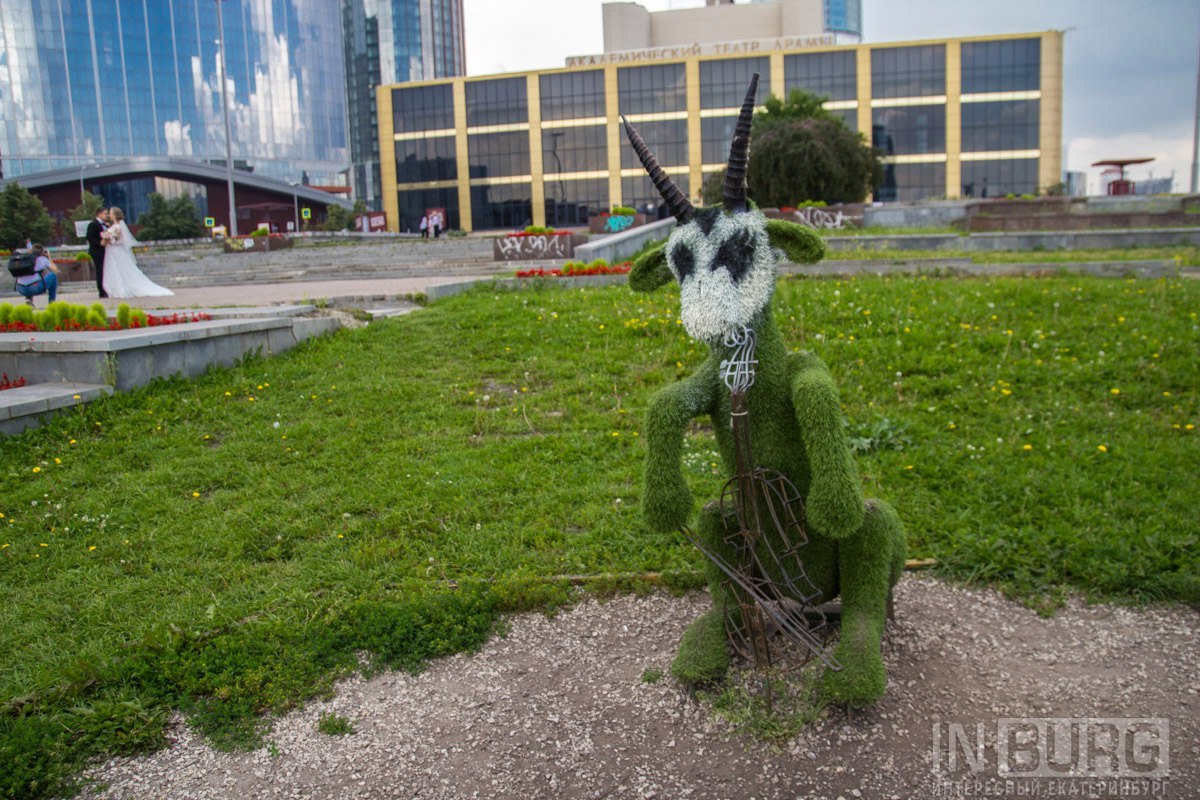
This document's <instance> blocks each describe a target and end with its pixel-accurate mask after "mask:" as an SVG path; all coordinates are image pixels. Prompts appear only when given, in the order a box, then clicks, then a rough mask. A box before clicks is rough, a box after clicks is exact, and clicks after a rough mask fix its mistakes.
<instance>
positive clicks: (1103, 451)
mask: <svg viewBox="0 0 1200 800" xmlns="http://www.w3.org/2000/svg"><path fill="white" fill-rule="evenodd" d="M1096 449H1097V450H1099V451H1100V452H1101V453H1107V452H1108V448H1107V447H1105V446H1104V445H1102V444H1098V445H1096Z"/></svg>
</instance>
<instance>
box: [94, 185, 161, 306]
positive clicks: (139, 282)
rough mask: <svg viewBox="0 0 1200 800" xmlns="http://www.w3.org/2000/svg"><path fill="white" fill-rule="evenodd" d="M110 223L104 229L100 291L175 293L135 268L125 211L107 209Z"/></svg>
mask: <svg viewBox="0 0 1200 800" xmlns="http://www.w3.org/2000/svg"><path fill="white" fill-rule="evenodd" d="M108 213H109V215H110V216H111V217H112V221H113V222H112V225H111V226H110V227H109V229H108V230H106V231H105V232H104V238H105V239H106V240H107V241H108V245H107V246H106V247H105V248H104V291H105V292H107V293H108V296H109V297H165V296H167V295H171V294H175V293H174V292H172V291H171V290H170V289H167V288H166V287H163V286H159V285H158V284H157V283H155V282H154V281H152V280H150V279H149V278H147V277H146V274H145V273H144V272H142V271H141V270H140V269H138V265H137V259H136V258H134V257H133V248H134V247H135V246H136V245H137V244H138V240H137V239H135V238H133V234H132V233H130V231H129V226H128V225H126V224H125V212H123V211H121V209H119V208H117V207H116V206H114V207H113V208H111V209H109V212H108Z"/></svg>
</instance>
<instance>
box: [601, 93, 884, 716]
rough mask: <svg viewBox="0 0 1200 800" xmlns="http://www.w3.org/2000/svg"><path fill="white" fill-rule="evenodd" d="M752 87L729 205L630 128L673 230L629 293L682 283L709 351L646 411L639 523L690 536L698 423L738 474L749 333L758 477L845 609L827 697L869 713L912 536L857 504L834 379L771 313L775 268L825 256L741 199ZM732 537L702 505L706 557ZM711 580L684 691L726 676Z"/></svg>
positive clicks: (682, 668)
mask: <svg viewBox="0 0 1200 800" xmlns="http://www.w3.org/2000/svg"><path fill="white" fill-rule="evenodd" d="M757 88H758V75H757V74H756V75H755V76H754V77H753V79H752V80H751V82H750V88H749V90H748V91H747V93H746V99H745V102H744V103H743V105H742V110H741V114H740V116H739V118H738V122H737V127H736V130H735V133H734V137H733V144H732V146H731V148H730V155H729V162H728V166H727V172H726V177H725V184H724V191H723V199H724V202H723V203H722V205H721V206H712V207H707V208H699V209H697V208H694V207H693V206H692V204H691V203H690V202H689V201H688V199H687V198H686V197H685V196H684V195H683V193H682V192H681V191H680V190H679V188H678V187H676V186H675V184H674V183H673V182H672V181H671V179H670V178H669V177H668V176H667V175H666V173H665V172H664V171H663V169H662V168H661V167H660V166H659V164H658V162H657V160H656V159H655V157H654V155H653V154H652V153H651V152H650V149H649V148H648V147H647V146H646V143H645V142H644V141H643V140H642V137H641V136H640V135H639V134H638V132H637V131H636V130H635V129H634V128H633V126H632V125H630V124H629V122H628V121H627V120H624V125H625V130H626V133H627V134H628V136H629V140H630V142H631V143H632V145H633V147H634V149H635V150H636V151H637V154H638V156H639V158H640V159H641V162H642V164H643V166H645V168H646V170H647V172H648V173H649V174H650V178H651V180H652V181H653V182H654V185H655V187H656V188H657V190H658V192H659V193H660V194H661V195H662V196H663V198H664V200H665V201H666V202H667V205H668V208H669V210H670V212H671V213H672V214H673V215H674V216H675V218H676V219H677V220H678V226H677V227H676V228H675V230H674V231H673V232H672V234H671V236H670V238H669V239H668V240H667V241H666V243H665V244H664V245H662V246H660V247H658V248H655V249H653V250H651V251H650V252H648V253H646V254H644V255H643V256H641V257H640V258H638V259H637V260H636V261H635V262H634V265H633V268H632V270H631V272H630V276H629V283H630V286H631V287H632V288H633V289H635V290H636V291H643V292H646V291H652V290H654V289H657V288H658V287H660V286H662V285H663V284H665V283H667V282H668V281H670V280H671V279H672V278H674V279H675V280H676V281H678V282H679V288H680V319H681V320H682V322H683V325H684V327H685V329H686V330H687V332H688V334H689V335H690V336H691V337H692V338H694V339H696V340H699V341H702V342H704V343H705V344H707V345H708V346H709V349H710V354H709V357H708V359H707V360H706V361H705V362H704V363H703V364H702V365H701V366H700V367H699V369H697V370H696V372H695V373H693V374H692V375H690V376H688V377H687V378H685V379H683V380H681V381H679V382H677V383H675V384H672V385H671V386H667V387H665V388H663V389H661V390H660V391H658V392H657V393H656V394H655V395H654V397H653V398H652V400H651V402H650V407H649V410H648V412H647V415H646V426H645V434H646V439H645V441H646V446H647V450H648V455H647V461H646V471H645V491H644V495H643V512H644V514H645V518H646V521H647V523H648V524H649V525H650V526H651V527H652V528H655V529H658V530H663V531H669V530H678V529H680V528H683V527H684V526H686V525H687V523H688V521H689V517H690V516H691V512H692V507H693V499H692V494H691V491H690V490H689V489H688V486H687V483H686V482H685V481H684V477H683V470H682V465H681V458H682V450H683V437H684V432H685V430H686V428H687V425H688V423H689V421H690V420H692V419H693V418H695V417H699V416H702V415H707V416H709V417H710V418H711V420H712V423H713V429H714V431H715V434H716V440H717V445H718V449H719V450H720V453H721V458H722V461H723V463H724V466H725V467H726V469H727V470H728V471H729V472H730V473H731V474H732V473H734V471H735V469H736V459H735V453H734V449H735V448H734V436H733V431H732V429H731V424H730V411H731V393H730V391H729V389H728V388H727V387H726V385H725V384H724V383H723V379H722V374H721V373H722V362H726V361H728V360H730V359H732V358H733V356H734V353H733V347H732V344H731V343H732V342H733V341H736V340H738V337H739V335H740V336H742V338H743V340H744V338H745V335H746V333H747V332H749V335H750V337H751V340H752V342H754V343H755V344H754V346H755V348H756V349H755V352H754V357H755V358H756V359H757V364H756V369H755V378H754V381H753V384H752V385H751V386H750V388H749V389H748V390H747V392H746V395H745V397H746V405H747V408H748V419H749V441H750V444H751V446H752V451H753V453H754V460H755V466H757V467H762V468H766V469H770V470H774V471H777V472H778V473H781V474H782V475H783V476H785V477H786V478H787V479H788V480H790V482H791V484H793V485H794V486H795V488H796V489H797V490H798V492H799V495H800V496H801V497H802V498H803V505H804V512H803V513H804V521H805V528H806V529H807V537H808V544H807V545H806V546H805V547H804V548H803V570H804V571H806V572H807V576H805V577H806V578H807V581H806V582H805V583H806V585H807V584H811V586H813V587H815V588H816V590H818V591H819V593H820V599H819V600H818V602H820V601H827V600H831V599H833V598H835V597H837V596H838V595H839V594H840V595H841V598H842V627H841V635H840V639H839V641H838V644H837V647H836V649H835V651H834V658H835V659H836V661H837V662H839V663H840V665H841V667H842V668H841V669H840V670H834V669H830V670H828V671H827V672H826V673H825V675H824V677H823V681H824V685H825V688H826V690H827V694H828V695H829V697H830V698H832V699H833V700H836V701H840V702H845V703H849V704H852V705H865V704H869V703H873V702H874V701H876V700H878V699H879V698H880V697H881V696H882V695H883V693H884V690H885V687H886V684H887V676H886V674H885V671H884V667H883V659H882V656H881V654H880V640H881V637H882V634H883V627H884V622H885V619H886V613H887V612H886V607H887V603H888V598H889V595H890V592H891V588H892V586H893V585H894V584H895V583H896V581H897V580H898V579H899V577H900V573H901V571H902V569H903V567H904V557H905V536H904V531H903V528H902V527H901V524H900V520H899V518H898V517H897V515H896V512H895V511H894V510H893V509H892V508H891V507H890V506H889V505H887V504H886V503H884V502H881V501H878V500H866V501H864V500H863V494H862V486H861V482H860V479H859V475H858V470H857V468H856V466H855V463H854V459H853V457H852V455H851V451H850V447H849V442H848V440H847V436H846V432H845V429H844V426H843V419H842V412H841V409H840V405H839V401H838V393H837V389H836V387H835V386H834V382H833V378H832V376H831V375H830V372H829V370H828V368H827V367H826V366H825V364H824V363H822V361H821V360H820V359H819V358H817V357H816V356H815V355H813V354H811V353H807V352H791V353H789V352H788V349H787V347H786V345H785V344H784V341H783V337H782V335H781V333H780V331H779V328H778V326H777V325H776V323H775V320H774V316H773V315H772V312H771V307H770V305H771V298H772V295H773V294H774V290H775V280H776V264H777V262H778V261H779V260H780V258H781V256H783V257H786V258H787V259H788V260H790V261H792V262H795V263H810V264H811V263H815V262H816V261H819V260H820V259H821V257H822V256H823V255H824V250H825V248H824V244H823V243H822V242H821V240H820V239H819V238H818V237H817V236H816V235H814V234H813V233H812V232H811V231H810V230H808V229H806V228H804V227H802V226H800V225H797V224H795V223H791V222H786V221H783V220H769V219H767V218H766V217H765V216H764V215H763V214H762V212H760V211H759V210H758V209H757V208H756V207H755V206H754V205H753V204H752V203H750V202H749V201H748V200H747V198H746V166H747V164H748V162H749V152H750V118H751V116H752V114H753V111H754V101H755V95H756V93H757ZM737 524H738V523H737V521H736V520H731V519H730V516H729V515H728V514H727V513H724V512H722V510H721V509H720V508H719V507H718V506H717V504H715V503H710V504H709V505H707V506H705V508H704V509H703V510H702V512H701V514H700V519H699V521H698V524H697V526H696V533H695V536H696V537H697V538H698V540H699V541H700V542H702V543H703V544H704V545H705V546H704V547H702V548H701V549H704V550H705V551H706V552H717V553H720V552H724V551H727V550H728V549H729V541H730V537H731V536H733V535H735V534H736V533H737V527H736V526H737ZM709 567H710V583H711V588H712V593H713V600H714V608H713V610H711V611H709V612H706V613H705V614H704V615H703V616H701V617H700V618H699V619H697V620H696V621H695V622H693V623H692V624H691V625H690V626H689V628H688V629H687V631H686V632H685V634H684V637H683V641H682V643H681V645H680V649H679V653H678V654H677V656H676V657H675V660H674V662H673V663H672V666H671V669H672V672H673V674H674V675H675V676H676V677H677V678H679V679H680V680H682V681H684V682H686V683H691V684H695V683H704V682H709V681H713V680H716V679H719V678H720V677H722V676H723V675H724V674H725V672H726V671H727V670H728V667H729V663H730V656H729V643H728V637H727V633H728V632H727V630H726V624H727V623H726V617H725V614H724V612H723V609H725V608H727V607H729V606H730V604H734V603H736V602H737V601H736V600H735V599H734V598H733V597H731V596H730V593H731V587H730V584H729V583H728V582H727V581H726V580H725V577H726V576H725V575H724V574H722V572H721V570H720V569H718V568H717V567H716V566H715V565H713V564H711V563H710V565H709ZM793 577H795V576H793ZM797 599H799V600H802V601H803V600H804V598H797Z"/></svg>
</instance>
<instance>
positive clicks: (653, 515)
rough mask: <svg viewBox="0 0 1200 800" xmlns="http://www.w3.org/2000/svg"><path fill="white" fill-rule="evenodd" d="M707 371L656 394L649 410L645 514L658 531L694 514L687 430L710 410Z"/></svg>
mask: <svg viewBox="0 0 1200 800" xmlns="http://www.w3.org/2000/svg"><path fill="white" fill-rule="evenodd" d="M706 377H707V376H706V375H705V374H704V372H703V371H702V372H698V373H696V374H695V375H692V376H691V377H689V378H687V379H686V380H683V381H680V382H679V383H675V384H672V385H671V386H668V387H666V388H665V389H662V390H661V391H659V392H658V393H656V394H655V395H654V397H653V398H652V399H651V401H650V409H649V411H647V412H646V448H647V456H646V472H645V479H644V491H643V494H642V514H643V515H644V517H645V519H646V524H647V525H648V526H650V528H652V529H654V530H658V531H674V530H678V529H679V528H681V527H683V526H684V525H686V524H687V522H688V518H689V517H690V516H691V514H692V505H693V502H694V501H693V499H692V492H691V490H690V489H689V488H688V485H687V481H685V480H684V478H683V434H684V431H685V430H686V429H687V425H688V422H689V421H691V420H692V419H693V418H694V417H697V416H699V415H700V414H702V413H704V412H705V411H707V410H708V408H709V406H710V405H711V397H712V393H711V389H709V388H708V387H707V386H706V385H705V382H706V381H705V378H706Z"/></svg>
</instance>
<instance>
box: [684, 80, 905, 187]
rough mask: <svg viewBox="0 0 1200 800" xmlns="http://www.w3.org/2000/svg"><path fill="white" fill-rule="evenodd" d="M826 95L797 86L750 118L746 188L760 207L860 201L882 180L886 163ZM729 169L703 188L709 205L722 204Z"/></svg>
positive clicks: (772, 98)
mask: <svg viewBox="0 0 1200 800" xmlns="http://www.w3.org/2000/svg"><path fill="white" fill-rule="evenodd" d="M825 100H826V98H824V97H821V96H820V95H815V94H810V93H808V92H805V91H803V90H801V89H793V90H792V91H791V93H789V94H788V96H787V99H786V100H781V99H779V98H778V97H776V96H774V95H771V96H770V97H768V98H767V101H766V102H765V103H764V104H763V106H764V110H763V111H760V112H758V113H756V114H755V115H754V120H753V121H752V122H751V137H752V138H751V142H752V144H751V147H750V150H751V152H752V153H753V157H752V158H751V159H750V167H749V169H748V171H747V173H746V184H747V191H748V194H749V195H750V198H751V199H752V200H754V202H756V203H758V204H759V205H760V206H764V207H776V208H778V207H782V206H798V205H799V204H800V203H802V202H804V201H805V200H813V201H817V200H820V201H824V202H826V203H860V202H862V201H863V200H864V199H866V196H867V194H868V193H869V192H870V191H871V190H872V189H873V188H874V187H875V186H877V185H878V184H879V182H880V180H881V179H882V177H883V167H882V166H881V165H880V163H879V157H878V155H877V154H876V152H875V151H874V149H873V148H871V147H870V146H869V145H868V143H867V141H866V139H865V137H863V136H862V135H861V134H858V133H855V132H854V131H852V130H850V129H849V128H847V127H846V125H845V123H843V122H842V120H841V119H840V118H838V117H836V116H834V115H833V114H831V113H830V112H828V111H826V110H825V108H824V106H823V104H824V102H825ZM724 182H725V170H720V171H718V172H714V173H712V174H710V175H709V176H708V177H707V178H705V179H704V185H703V187H702V188H701V190H700V196H701V199H702V200H703V201H704V203H705V204H706V205H714V204H716V203H720V202H721V195H722V188H723V184H724Z"/></svg>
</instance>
